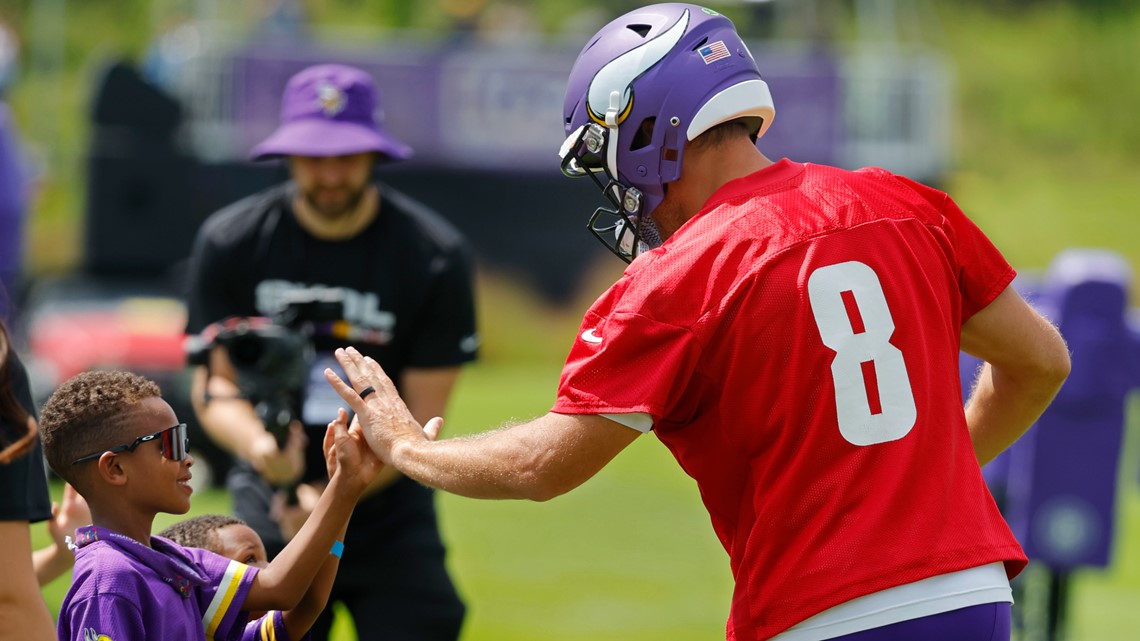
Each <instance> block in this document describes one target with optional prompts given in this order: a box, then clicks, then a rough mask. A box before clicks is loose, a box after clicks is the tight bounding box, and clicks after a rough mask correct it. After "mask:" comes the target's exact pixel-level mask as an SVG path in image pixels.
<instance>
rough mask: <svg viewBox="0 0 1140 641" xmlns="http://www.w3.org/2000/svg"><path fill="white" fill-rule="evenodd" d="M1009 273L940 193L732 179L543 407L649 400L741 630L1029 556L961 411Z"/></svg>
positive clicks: (598, 309) (866, 176)
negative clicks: (730, 585)
mask: <svg viewBox="0 0 1140 641" xmlns="http://www.w3.org/2000/svg"><path fill="white" fill-rule="evenodd" d="M1013 277H1014V270H1013V268H1011V267H1010V266H1009V264H1008V263H1007V262H1006V261H1005V259H1004V258H1002V256H1001V254H1000V253H999V252H998V251H997V249H996V248H995V247H994V246H993V244H992V243H991V242H990V241H989V240H988V239H987V238H986V237H985V236H984V235H983V234H982V232H981V231H980V230H979V229H978V228H977V227H976V226H975V225H974V224H973V223H972V222H971V221H970V220H969V219H968V218H967V217H966V216H965V215H964V214H963V213H962V211H961V210H960V209H959V208H958V206H957V205H955V204H954V202H953V201H952V200H951V199H950V198H949V197H948V196H947V195H946V194H944V193H942V192H940V191H937V190H934V189H931V188H929V187H925V186H923V185H920V184H918V183H915V182H913V181H910V180H907V179H905V178H902V177H899V176H896V175H893V174H891V173H889V172H886V171H883V170H880V169H865V170H860V171H846V170H841V169H836V168H832V167H826V166H820V165H811V164H799V163H793V162H790V161H787V160H783V161H780V162H778V163H776V164H775V165H773V166H771V167H768V168H766V169H764V170H761V171H759V172H756V173H755V174H752V175H750V176H747V177H745V178H741V179H739V180H734V181H732V182H730V183H728V184H727V185H725V186H724V187H722V188H721V189H720V190H718V191H717V192H716V193H715V194H714V195H713V196H712V198H710V200H709V202H708V203H707V204H706V206H705V208H704V209H703V210H702V211H701V212H700V213H699V214H698V215H697V216H695V217H694V218H693V219H692V220H690V221H689V222H687V223H686V224H685V225H684V226H682V227H681V229H680V230H678V231H677V232H676V233H675V234H674V235H673V237H672V238H670V239H669V240H668V241H667V242H666V243H665V244H664V245H662V246H661V247H659V248H658V249H656V250H654V251H652V252H650V253H647V254H645V255H644V256H642V257H640V258H638V259H637V260H635V261H634V262H633V264H632V265H630V267H629V268H628V269H627V270H626V273H625V275H624V276H623V277H622V278H621V280H619V281H618V282H617V283H616V284H615V285H614V286H613V287H611V288H610V289H609V290H608V291H607V292H606V293H605V294H603V295H602V297H601V298H599V299H598V301H597V302H595V303H594V305H593V306H592V307H591V309H590V310H589V312H587V314H586V316H585V318H584V320H583V323H582V327H581V330H580V331H581V334H580V336H579V339H578V340H577V341H575V344H574V346H573V348H572V349H571V352H570V355H569V358H568V360H567V363H566V366H565V368H564V370H563V373H562V381H561V383H560V385H559V391H558V400H557V402H556V404H555V406H554V408H553V411H555V412H559V413H564V414H610V413H631V412H644V413H648V414H649V415H651V416H652V417H653V424H654V431H655V432H656V433H657V436H658V437H659V438H660V439H661V441H662V442H664V443H665V445H666V446H668V447H669V449H670V450H671V451H672V452H673V455H674V456H675V457H676V459H677V461H678V462H679V463H680V464H681V466H682V467H683V468H684V469H685V471H686V472H687V473H688V474H689V475H690V476H692V477H693V478H694V479H695V480H696V481H697V484H698V486H699V488H700V493H701V497H702V500H703V501H704V504H705V506H706V507H707V509H708V511H709V514H710V516H711V518H712V524H713V527H714V529H715V530H716V533H717V536H718V537H719V538H720V541H721V543H722V544H723V545H724V548H725V550H726V551H727V552H728V554H729V557H730V563H731V568H732V573H733V576H734V578H735V581H736V587H735V591H734V594H733V600H732V608H731V613H730V617H729V623H728V637H729V639H738V640H740V641H743V640H745V639H748V640H753V639H767V638H769V637H771V636H773V635H775V634H778V633H779V632H781V631H783V630H786V629H787V628H789V627H791V626H793V625H795V624H796V623H798V622H800V621H802V620H804V619H806V618H808V617H810V616H812V615H815V614H817V613H819V612H822V611H824V610H826V609H828V608H830V607H832V606H835V605H838V604H840V603H844V602H846V601H849V600H851V599H854V598H856V597H860V596H863V595H866V594H870V593H873V592H878V591H880V590H884V589H887V588H891V587H894V586H898V585H903V584H906V583H911V582H914V581H918V580H920V579H924V578H927V577H931V576H936V575H940V574H945V573H948V572H953V571H957V570H963V569H967V568H971V567H975V566H979V565H984V564H987V563H992V562H996V561H1004V562H1005V563H1006V569H1007V573H1008V574H1009V575H1010V576H1011V577H1012V576H1013V575H1015V574H1017V573H1018V572H1020V571H1021V569H1022V568H1023V567H1024V566H1025V563H1026V558H1025V555H1024V553H1023V552H1022V550H1021V546H1020V545H1018V543H1017V541H1016V539H1015V538H1014V537H1013V535H1012V534H1011V533H1010V530H1009V528H1008V527H1007V526H1006V524H1005V521H1004V520H1003V519H1002V516H1001V514H1000V513H999V512H998V509H997V507H996V505H995V504H994V502H993V499H992V498H991V496H990V494H989V491H988V489H987V488H986V485H985V482H984V481H983V479H982V475H981V471H980V469H979V468H978V463H977V460H976V458H975V456H974V451H973V449H972V447H971V444H970V437H969V433H968V431H967V428H966V421H965V416H964V414H963V410H962V404H961V396H960V391H959V389H960V384H959V376H958V355H959V346H960V337H961V328H962V324H963V323H964V322H965V321H966V320H967V319H969V318H970V316H972V315H973V314H974V313H975V312H977V311H978V310H980V309H982V308H983V307H985V306H986V305H988V304H989V303H990V302H991V301H993V299H994V298H996V297H997V295H998V294H999V293H1001V292H1002V291H1003V290H1004V289H1005V288H1006V287H1007V286H1008V285H1009V283H1010V281H1011V280H1012V279H1013Z"/></svg>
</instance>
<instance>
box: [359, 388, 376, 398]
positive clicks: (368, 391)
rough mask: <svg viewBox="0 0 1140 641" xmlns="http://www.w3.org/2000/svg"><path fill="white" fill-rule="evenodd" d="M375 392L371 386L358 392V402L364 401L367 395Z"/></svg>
mask: <svg viewBox="0 0 1140 641" xmlns="http://www.w3.org/2000/svg"><path fill="white" fill-rule="evenodd" d="M375 391H376V388H375V387H372V386H371V385H369V386H368V387H365V388H364V389H362V390H360V400H362V401H363V400H364V399H366V398H368V395H369V394H371V393H373V392H375Z"/></svg>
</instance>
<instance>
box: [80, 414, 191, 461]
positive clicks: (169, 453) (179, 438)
mask: <svg viewBox="0 0 1140 641" xmlns="http://www.w3.org/2000/svg"><path fill="white" fill-rule="evenodd" d="M156 438H161V439H162V456H163V457H164V458H167V459H169V460H171V461H182V460H185V459H186V456H187V455H188V454H189V453H190V437H189V436H188V435H187V433H186V424H185V423H179V424H178V425H175V426H174V427H168V428H166V429H164V430H159V431H157V432H155V433H154V434H147V435H146V436H140V437H138V438H136V439H135V440H134V441H132V442H131V443H130V444H129V445H117V446H115V447H112V448H110V449H107V450H102V451H100V452H95V453H94V454H88V455H87V456H80V457H79V458H77V459H75V460H74V461H72V463H71V464H72V465H79V464H80V463H85V462H87V461H94V460H95V459H97V458H99V457H100V456H103V455H104V454H106V453H107V452H110V453H112V454H118V453H119V452H133V451H135V448H136V447H138V446H140V445H142V444H143V443H146V442H147V441H153V440H154V439H156Z"/></svg>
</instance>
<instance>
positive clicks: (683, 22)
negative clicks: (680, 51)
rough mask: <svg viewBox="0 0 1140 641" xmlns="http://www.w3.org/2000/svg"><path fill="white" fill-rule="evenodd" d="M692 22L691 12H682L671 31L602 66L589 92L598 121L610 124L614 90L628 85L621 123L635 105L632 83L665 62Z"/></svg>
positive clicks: (588, 101) (593, 115)
mask: <svg viewBox="0 0 1140 641" xmlns="http://www.w3.org/2000/svg"><path fill="white" fill-rule="evenodd" d="M688 24H689V12H688V11H686V12H684V13H683V14H681V19H680V20H678V21H677V23H676V24H674V25H673V26H672V27H670V28H669V30H668V31H666V32H665V33H663V34H661V35H660V36H658V37H656V38H654V39H652V40H650V41H649V42H647V43H645V44H643V45H641V46H640V47H637V48H636V49H631V50H629V51H627V52H625V53H623V54H622V55H620V56H618V57H617V58H614V59H613V60H611V61H610V62H607V63H606V66H604V67H602V68H601V69H599V70H598V73H597V74H596V75H595V76H594V80H593V82H591V83H590V90H589V92H588V93H587V94H586V108H587V109H588V110H589V112H590V117H591V118H592V119H593V120H594V122H597V123H598V124H601V125H604V124H607V123H606V110H607V109H608V108H609V106H610V94H611V93H612V92H614V91H617V89H615V87H624V88H625V89H624V91H622V92H621V93H620V95H621V104H620V106H619V109H618V117H617V124H621V122H622V121H623V120H625V118H626V116H628V115H629V110H630V107H632V106H633V105H632V103H631V102H630V98H631V97H632V94H631V92H630V85H631V84H633V81H634V80H636V79H637V78H638V77H640V76H641V74H643V73H645V71H646V70H647V69H649V68H650V67H652V66H653V65H655V64H657V63H658V62H661V59H662V58H664V57H665V54H667V53H669V51H670V50H671V49H672V48H673V47H674V46H675V45H676V44H677V41H678V40H680V39H681V35H682V34H684V33H685V27H686V26H688Z"/></svg>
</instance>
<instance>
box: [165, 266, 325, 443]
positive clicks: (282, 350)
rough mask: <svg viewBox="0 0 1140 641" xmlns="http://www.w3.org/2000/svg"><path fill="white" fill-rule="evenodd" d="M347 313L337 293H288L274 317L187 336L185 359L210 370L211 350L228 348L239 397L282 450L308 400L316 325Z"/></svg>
mask: <svg viewBox="0 0 1140 641" xmlns="http://www.w3.org/2000/svg"><path fill="white" fill-rule="evenodd" d="M343 312H344V297H343V294H342V293H341V292H340V291H339V290H336V289H332V288H327V289H305V290H299V291H296V292H286V293H285V300H283V301H282V303H281V305H280V307H279V309H278V311H277V312H276V313H275V314H274V315H273V316H272V317H262V316H254V317H233V318H228V319H226V320H224V321H221V322H218V323H214V324H212V325H210V326H209V327H207V328H206V329H205V330H203V331H202V333H201V334H198V335H197V336H193V337H190V338H188V339H187V349H186V351H187V360H188V361H189V363H190V364H192V365H205V366H206V367H207V370H208V368H209V364H210V350H211V349H212V348H213V347H215V346H220V347H224V348H225V350H226V352H227V354H229V358H230V362H231V363H233V366H234V369H235V370H236V372H237V377H238V380H237V384H238V389H239V393H240V396H241V398H245V399H247V400H249V402H250V403H252V404H253V406H254V409H255V410H256V411H257V416H258V418H260V419H261V422H262V424H264V425H265V429H266V430H267V431H269V433H271V434H273V436H274V437H275V438H276V439H277V446H278V447H279V448H282V449H284V447H285V443H286V441H287V440H288V438H289V425H290V424H291V423H292V422H293V421H294V420H295V419H296V418H297V416H298V413H299V412H300V409H301V405H302V403H303V402H304V400H305V398H304V394H305V385H306V383H307V382H308V380H309V370H310V369H311V367H312V363H313V358H314V356H313V355H314V351H313V344H312V326H313V323H317V322H325V321H333V320H338V319H340V318H343ZM206 401H207V402H209V397H208V396H207V398H206Z"/></svg>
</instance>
